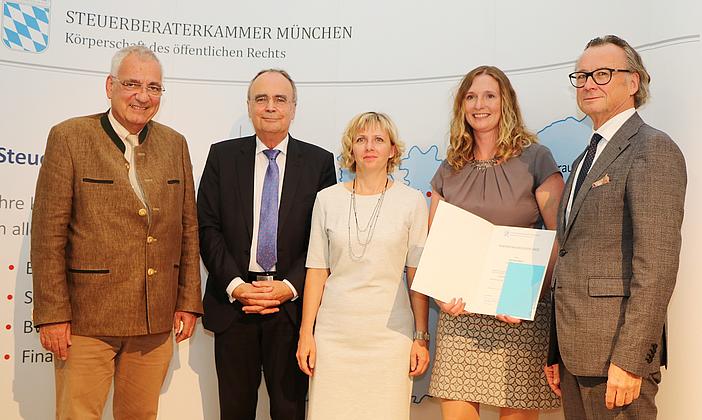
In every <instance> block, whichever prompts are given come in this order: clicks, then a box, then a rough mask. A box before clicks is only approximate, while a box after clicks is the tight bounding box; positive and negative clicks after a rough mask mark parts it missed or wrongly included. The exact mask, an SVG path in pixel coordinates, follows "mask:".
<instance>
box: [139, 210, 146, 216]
mask: <svg viewBox="0 0 702 420" xmlns="http://www.w3.org/2000/svg"><path fill="white" fill-rule="evenodd" d="M138 213H139V216H141V217H144V216H146V209H139V211H138Z"/></svg>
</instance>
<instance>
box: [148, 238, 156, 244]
mask: <svg viewBox="0 0 702 420" xmlns="http://www.w3.org/2000/svg"><path fill="white" fill-rule="evenodd" d="M154 242H156V238H154V237H153V236H147V237H146V243H147V244H152V243H154Z"/></svg>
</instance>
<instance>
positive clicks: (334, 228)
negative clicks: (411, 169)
mask: <svg viewBox="0 0 702 420" xmlns="http://www.w3.org/2000/svg"><path fill="white" fill-rule="evenodd" d="M379 198H380V195H369V196H362V195H356V211H355V213H356V214H357V216H358V223H359V226H360V227H361V228H362V229H364V230H365V227H366V226H367V223H368V221H369V219H370V218H371V215H372V214H373V211H374V208H376V206H377V205H378V201H379ZM350 204H351V192H349V191H348V190H347V189H346V188H345V187H344V186H343V185H342V184H337V185H334V186H331V187H329V188H326V189H324V190H322V191H321V192H320V193H319V194H317V201H316V202H315V205H314V210H313V213H312V228H311V232H310V245H309V250H308V253H307V267H309V268H328V269H329V271H330V275H329V277H328V278H327V281H326V283H325V285H324V294H323V296H322V302H321V304H320V307H319V311H318V313H317V322H316V325H315V330H314V338H315V343H316V346H317V361H316V364H315V367H314V375H313V376H312V378H311V379H310V390H309V404H308V410H307V413H308V414H307V420H328V419H335V420H345V419H348V420H357V419H388V420H407V419H409V415H410V399H411V395H412V380H411V378H410V376H409V361H410V360H409V356H410V350H411V347H412V334H413V332H414V317H413V315H412V308H411V307H410V301H409V293H408V289H407V283H406V282H405V281H404V278H403V272H404V268H405V266H408V267H416V266H417V264H418V263H419V257H420V255H421V251H422V249H423V247H424V241H425V239H426V235H427V219H428V211H427V203H426V200H425V198H424V197H423V196H422V194H421V193H420V192H419V191H417V190H415V189H412V188H410V187H408V186H406V185H404V184H402V183H399V182H395V183H393V184H392V185H391V186H390V187H388V189H387V191H386V193H385V196H384V197H383V198H382V204H381V206H380V209H379V214H378V219H377V224H376V226H375V229H373V233H372V238H371V240H370V242H369V243H368V245H367V247H366V249H365V253H364V252H363V251H362V247H360V246H359V245H358V242H357V241H356V239H357V238H355V237H354V236H355V234H356V229H355V216H354V212H353V210H352V208H351V207H350ZM349 225H351V226H353V227H352V228H351V230H350V232H351V233H352V235H354V236H352V237H351V238H349ZM370 229H372V228H370ZM366 232H368V231H366ZM365 238H366V235H365V234H362V239H363V240H364V241H365ZM349 243H351V244H352V249H349ZM361 254H362V255H363V256H362V257H360V256H361ZM352 255H353V257H352ZM358 257H360V258H358Z"/></svg>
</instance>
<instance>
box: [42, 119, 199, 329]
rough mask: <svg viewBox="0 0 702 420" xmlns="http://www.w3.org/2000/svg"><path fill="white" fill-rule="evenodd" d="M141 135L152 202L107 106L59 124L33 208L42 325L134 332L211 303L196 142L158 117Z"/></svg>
mask: <svg viewBox="0 0 702 420" xmlns="http://www.w3.org/2000/svg"><path fill="white" fill-rule="evenodd" d="M139 140H140V145H139V147H138V148H137V149H136V150H135V153H136V155H135V159H136V163H137V177H138V178H139V182H140V184H141V185H142V188H143V191H144V196H145V199H146V201H147V205H146V206H145V205H144V204H143V203H142V202H141V201H140V200H139V198H138V197H137V195H136V194H135V193H134V190H133V189H132V185H131V184H130V182H129V174H128V169H127V166H126V165H127V161H126V160H125V159H124V143H123V142H122V140H120V138H119V137H118V136H117V133H115V132H114V129H113V128H112V126H111V125H110V123H109V120H108V117H107V114H106V113H103V114H97V115H90V116H86V117H79V118H72V119H70V120H68V121H64V122H62V123H61V124H58V125H57V126H55V127H53V128H52V129H51V132H50V133H49V139H48V141H47V144H46V154H45V155H44V163H43V165H42V167H41V170H40V171H39V179H38V180H37V190H36V199H35V201H34V209H33V213H32V269H33V276H32V277H33V281H34V323H35V325H42V324H48V323H55V322H64V321H70V322H71V332H72V333H74V334H79V335H86V336H133V335H143V334H155V333H163V332H167V331H170V330H171V329H172V328H173V314H174V312H175V311H188V312H193V313H202V302H201V301H200V296H201V293H200V259H199V258H198V237H197V232H198V230H197V219H196V208H195V189H194V186H193V172H192V166H191V164H190V155H189V153H188V146H187V144H186V142H185V138H184V137H183V136H182V135H181V134H179V133H177V132H176V131H174V130H172V129H170V128H168V127H166V126H165V125H162V124H159V123H157V122H154V121H152V122H149V124H147V126H146V127H144V129H143V130H142V131H141V133H140V136H139ZM147 209H149V210H150V211H147ZM149 213H151V216H149ZM149 269H150V270H149Z"/></svg>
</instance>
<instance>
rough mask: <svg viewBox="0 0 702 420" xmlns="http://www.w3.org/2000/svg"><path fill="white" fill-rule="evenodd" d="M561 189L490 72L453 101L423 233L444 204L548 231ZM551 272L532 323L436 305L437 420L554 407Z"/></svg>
mask: <svg viewBox="0 0 702 420" xmlns="http://www.w3.org/2000/svg"><path fill="white" fill-rule="evenodd" d="M562 191H563V177H562V176H561V173H560V171H559V169H558V167H557V166H556V162H555V161H554V159H553V156H552V155H551V152H550V151H549V150H548V148H546V147H545V146H542V145H540V144H538V143H537V139H536V136H535V135H534V134H532V133H530V132H529V131H527V130H526V128H525V127H524V125H523V122H522V116H521V113H520V110H519V105H518V103H517V98H516V95H515V93H514V89H513V88H512V85H511V83H510V82H509V79H507V76H505V74H504V73H503V72H502V71H501V70H499V69H498V68H496V67H490V66H481V67H478V68H476V69H474V70H472V71H471V72H470V73H468V74H467V75H466V76H465V77H464V78H463V81H462V82H461V85H460V87H459V88H458V92H457V93H456V97H455V100H454V105H453V119H452V121H451V138H450V145H449V148H448V152H447V158H446V160H445V161H444V162H442V164H441V166H440V167H439V169H438V170H437V172H436V175H434V178H433V179H432V196H431V209H430V215H429V223H430V225H431V221H432V219H433V216H434V213H435V212H436V208H437V206H438V204H439V201H440V200H445V201H447V202H449V203H451V204H454V205H456V206H459V207H461V208H463V209H465V210H468V211H470V212H471V213H474V214H476V215H478V216H480V217H482V218H484V219H487V220H489V221H490V222H492V223H494V224H498V225H508V226H520V227H529V228H533V227H537V226H540V225H541V224H543V225H545V226H546V228H547V229H555V228H556V213H557V209H558V202H559V200H560V197H561V192H562ZM554 249H555V247H554ZM553 260H554V258H552V259H551V261H552V262H553ZM456 264H457V265H458V264H459V262H456ZM465 269H466V270H470V269H471V268H470V267H466V268H465ZM551 271H552V265H549V267H548V270H547V273H546V280H545V281H544V286H543V290H542V293H541V300H540V302H539V304H538V307H537V312H536V317H535V319H534V321H520V320H519V319H517V318H512V317H509V316H505V315H498V316H496V317H493V316H487V315H479V314H471V313H468V312H466V311H465V310H464V302H463V301H462V300H461V299H453V300H451V301H450V302H439V301H437V304H438V305H439V307H440V309H441V316H440V319H439V325H438V328H437V344H436V361H435V366H434V370H433V373H432V377H431V382H430V386H429V393H430V394H431V395H433V396H435V397H438V398H441V412H442V416H443V418H444V419H452V420H454V419H461V420H462V419H478V418H479V417H480V416H479V405H480V404H489V405H493V406H498V407H501V409H500V419H502V420H506V419H510V420H527V419H530V420H536V419H537V418H538V416H539V410H540V409H550V408H557V407H558V406H559V405H560V401H559V400H558V397H556V395H555V394H554V393H553V392H551V390H550V388H549V386H548V383H547V382H546V378H545V375H544V373H543V367H544V366H545V364H546V353H547V345H548V336H549V319H550V303H549V300H548V293H546V292H544V291H547V290H549V283H550V277H551Z"/></svg>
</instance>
